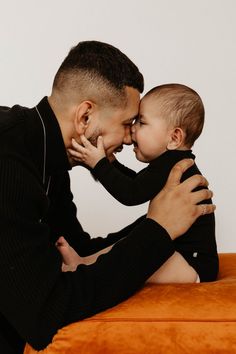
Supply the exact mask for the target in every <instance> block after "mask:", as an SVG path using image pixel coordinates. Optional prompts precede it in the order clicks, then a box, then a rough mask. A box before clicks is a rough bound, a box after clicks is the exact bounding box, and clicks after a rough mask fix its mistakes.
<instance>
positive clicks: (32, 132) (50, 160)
mask: <svg viewBox="0 0 236 354" xmlns="http://www.w3.org/2000/svg"><path fill="white" fill-rule="evenodd" d="M36 107H37V110H38V112H39V114H38V112H37V110H36ZM36 107H34V108H31V109H26V111H25V113H26V115H27V116H28V118H29V119H28V120H27V121H28V124H27V126H28V134H27V138H28V139H27V140H28V143H29V147H30V149H31V151H30V152H31V156H32V158H33V160H34V162H35V163H36V165H37V166H38V167H39V168H40V170H41V171H42V173H43V166H44V154H45V157H46V158H45V168H46V169H45V173H46V176H51V175H53V174H57V173H60V172H65V171H67V170H70V169H71V166H70V163H69V160H68V157H67V153H66V148H65V145H64V141H63V137H62V133H61V129H60V126H59V124H58V121H57V118H56V116H55V114H54V112H53V110H52V108H51V107H50V105H49V102H48V99H47V97H44V98H43V99H42V100H41V101H40V102H39V103H38V104H37V106H36ZM41 118H42V120H41ZM44 128H45V135H46V144H44ZM45 145H46V149H45Z"/></svg>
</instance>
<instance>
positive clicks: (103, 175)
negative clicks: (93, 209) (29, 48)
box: [93, 158, 172, 206]
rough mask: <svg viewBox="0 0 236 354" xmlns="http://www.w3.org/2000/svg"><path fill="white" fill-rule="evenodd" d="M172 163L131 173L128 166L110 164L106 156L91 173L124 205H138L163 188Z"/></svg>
mask: <svg viewBox="0 0 236 354" xmlns="http://www.w3.org/2000/svg"><path fill="white" fill-rule="evenodd" d="M171 167H172V164H171V166H170V164H165V165H164V166H162V168H161V169H160V168H158V167H157V166H156V168H152V167H149V166H148V167H146V168H145V169H143V170H142V171H140V172H139V173H137V174H136V173H135V172H134V171H133V172H134V174H132V173H131V172H130V171H132V170H130V169H129V168H127V167H125V166H123V165H121V164H119V163H118V161H116V163H115V164H114V163H113V164H111V163H110V162H109V161H108V160H107V159H106V158H103V159H102V160H100V161H99V162H98V163H97V165H96V166H95V168H94V169H93V174H94V175H95V177H96V178H97V179H98V180H99V182H100V183H102V185H103V186H104V187H105V188H106V190H107V191H108V192H109V193H110V194H111V195H112V196H113V197H114V198H116V199H117V200H118V201H119V202H120V203H122V204H124V205H128V206H131V205H138V204H142V203H145V202H147V201H149V200H150V199H152V198H154V196H155V195H156V194H157V193H159V192H160V190H161V189H162V188H163V186H164V184H165V182H166V179H167V177H168V174H169V172H170V169H171Z"/></svg>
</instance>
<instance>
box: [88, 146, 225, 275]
mask: <svg viewBox="0 0 236 354" xmlns="http://www.w3.org/2000/svg"><path fill="white" fill-rule="evenodd" d="M184 158H191V159H195V156H194V155H193V153H192V151H191V150H185V151H181V150H170V151H166V152H165V153H163V154H162V155H161V156H159V157H158V158H156V159H155V160H153V161H151V162H150V164H149V165H148V166H147V167H146V168H144V169H142V170H141V171H139V172H138V173H136V172H135V171H133V170H131V169H129V168H128V167H126V166H124V165H122V164H120V163H119V162H118V161H117V160H115V161H114V162H113V163H110V162H109V161H108V160H107V159H106V158H103V159H101V160H100V161H99V162H98V163H97V165H96V166H95V168H94V169H93V170H92V173H93V174H94V176H95V178H97V179H98V180H99V181H100V182H101V183H102V184H103V186H104V187H105V188H106V189H107V190H108V192H109V193H110V194H111V195H112V196H113V197H115V198H116V199H117V200H119V201H120V202H121V203H123V204H125V205H137V204H141V203H144V202H147V201H148V200H150V199H152V198H153V197H154V196H155V195H156V194H157V193H159V192H160V191H161V189H162V188H163V187H164V185H165V183H166V181H167V178H168V176H169V173H170V170H171V169H172V167H173V166H174V165H175V164H176V163H177V162H178V161H180V160H182V159H184ZM195 174H201V172H200V171H199V169H198V167H197V165H196V164H195V163H194V165H193V166H192V167H190V168H189V169H188V170H187V171H186V172H185V173H184V174H183V176H182V178H181V181H183V180H185V179H186V178H188V177H190V176H193V175H195ZM197 189H201V188H197ZM197 189H196V190H197ZM201 203H206V204H208V203H212V201H211V199H209V200H205V201H203V202H201ZM174 246H175V250H176V251H178V252H179V253H181V254H182V256H183V257H184V258H185V259H186V260H187V262H188V263H189V264H190V265H191V266H192V267H193V268H194V269H195V270H196V272H197V273H198V275H199V277H200V279H201V281H212V280H215V279H216V277H217V273H218V267H219V265H218V255H217V246H216V238H215V216H214V214H209V215H204V216H201V217H199V218H198V219H197V220H196V222H195V223H194V224H193V225H192V226H191V228H190V229H189V230H188V231H187V232H186V233H185V234H184V235H182V236H181V237H178V238H177V239H176V240H175V241H174Z"/></svg>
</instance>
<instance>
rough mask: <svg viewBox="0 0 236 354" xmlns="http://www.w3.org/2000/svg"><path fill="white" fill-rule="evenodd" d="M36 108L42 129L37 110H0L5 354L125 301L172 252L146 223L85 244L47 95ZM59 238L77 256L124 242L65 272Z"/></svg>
mask: <svg viewBox="0 0 236 354" xmlns="http://www.w3.org/2000/svg"><path fill="white" fill-rule="evenodd" d="M37 107H38V110H39V112H40V115H41V116H42V118H43V124H42V122H41V120H40V118H39V116H38V114H37V111H36V109H35V108H32V109H29V108H24V107H20V106H14V107H13V108H6V107H1V108H0V242H1V247H0V289H1V292H0V347H1V351H3V352H4V353H5V354H7V353H17V352H19V353H20V352H22V346H23V345H24V344H23V343H24V342H26V341H27V342H29V343H30V344H31V345H32V346H33V347H34V348H35V349H37V350H40V349H43V348H44V347H45V346H46V345H47V344H48V343H49V342H50V341H51V339H52V337H53V335H54V334H55V333H56V331H57V329H59V328H61V327H62V326H64V325H66V324H68V323H71V322H74V321H78V320H80V319H83V318H85V317H88V316H91V315H93V314H95V313H97V312H99V311H102V310H105V309H106V308H108V307H111V306H114V305H116V304H118V303H119V302H121V301H123V300H124V299H126V298H127V297H129V296H130V295H131V294H133V293H134V292H135V291H136V290H137V289H138V288H139V287H140V286H142V285H143V283H144V282H145V281H146V279H147V278H148V277H149V276H150V275H151V274H152V273H154V271H155V270H156V269H157V268H159V267H160V266H161V265H162V264H163V263H164V262H165V261H166V260H167V259H168V258H169V257H170V256H171V255H172V254H173V252H174V247H173V242H172V240H171V238H170V237H169V235H168V234H167V232H166V231H165V230H164V229H163V228H162V227H161V226H160V225H158V224H157V223H155V222H154V221H153V220H150V219H146V218H145V217H143V218H141V219H140V220H137V221H136V222H134V223H133V224H131V225H129V226H127V227H126V228H124V229H123V230H121V231H119V232H117V233H112V234H109V235H108V236H107V237H106V238H101V237H100V238H95V239H91V238H90V236H89V234H88V233H86V232H85V231H84V230H83V228H82V226H81V224H80V223H79V221H78V220H77V218H76V207H75V205H74V203H73V196H72V193H71V191H70V180H69V174H68V170H69V169H70V166H69V163H68V159H67V155H66V150H65V146H64V143H63V139H62V134H61V131H60V128H59V125H58V122H57V119H56V117H55V116H54V114H53V111H52V110H51V108H50V106H49V104H48V101H47V98H46V97H45V98H44V99H43V100H42V101H41V102H40V103H39V104H38V106H37ZM43 125H44V126H45V130H46V151H45V148H44V133H43ZM45 152H46V155H45V156H46V159H44V153H45ZM44 162H45V184H43V174H44V171H43V170H44ZM49 180H50V186H49ZM48 186H49V191H48V195H47V193H46V189H47V188H48ZM91 218H92V214H91ZM61 235H63V236H64V237H65V238H66V239H67V240H68V242H69V243H70V244H71V245H72V247H74V248H75V250H76V251H77V252H78V253H79V254H80V255H82V256H85V255H89V254H92V253H94V252H96V251H98V250H100V249H102V248H104V247H107V246H108V245H110V244H113V243H114V242H116V241H118V240H120V239H122V238H123V237H124V236H126V237H125V239H123V240H122V241H120V242H117V243H116V245H115V246H114V247H113V249H112V250H111V252H109V253H108V254H107V255H104V256H100V257H99V259H98V261H97V262H96V263H95V264H93V265H91V266H85V265H80V266H79V267H78V268H77V270H76V271H75V272H67V273H62V272H61V264H62V260H61V257H60V254H59V252H58V251H57V249H56V247H55V245H54V244H55V240H56V239H57V238H58V237H59V236H61Z"/></svg>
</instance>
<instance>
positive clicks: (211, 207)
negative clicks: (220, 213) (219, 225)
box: [196, 204, 216, 217]
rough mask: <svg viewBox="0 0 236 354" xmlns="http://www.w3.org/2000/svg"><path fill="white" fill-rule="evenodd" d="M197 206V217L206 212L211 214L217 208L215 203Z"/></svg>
mask: <svg viewBox="0 0 236 354" xmlns="http://www.w3.org/2000/svg"><path fill="white" fill-rule="evenodd" d="M196 207H197V217H199V216H203V215H206V214H211V213H213V212H214V211H215V210H216V206H215V205H214V204H200V205H197V206H196Z"/></svg>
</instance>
